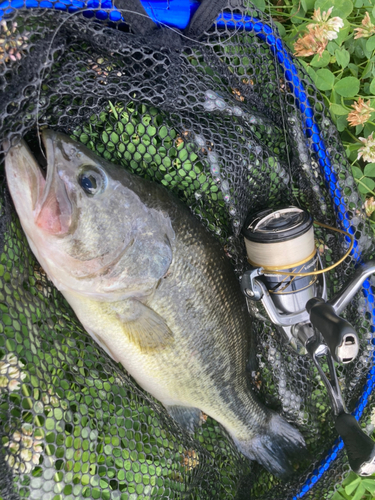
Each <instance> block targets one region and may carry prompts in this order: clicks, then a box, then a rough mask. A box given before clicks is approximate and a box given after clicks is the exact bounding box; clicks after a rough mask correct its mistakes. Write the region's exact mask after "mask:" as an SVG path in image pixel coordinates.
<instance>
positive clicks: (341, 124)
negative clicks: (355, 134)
mask: <svg viewBox="0 0 375 500" xmlns="http://www.w3.org/2000/svg"><path fill="white" fill-rule="evenodd" d="M347 126H348V121H347V119H346V116H339V117H338V118H337V121H336V127H337V130H338V131H339V132H344V130H345V129H346V127H347Z"/></svg>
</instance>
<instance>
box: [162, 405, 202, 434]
mask: <svg viewBox="0 0 375 500" xmlns="http://www.w3.org/2000/svg"><path fill="white" fill-rule="evenodd" d="M164 406H165V408H166V410H167V411H168V413H169V415H170V416H171V417H172V418H173V419H174V420H175V421H176V422H177V423H178V424H179V425H180V426H181V427H182V428H183V429H185V430H186V431H188V432H190V433H191V434H193V433H194V432H195V430H196V428H197V427H198V426H199V425H201V424H202V423H203V421H204V419H203V414H202V411H201V410H200V409H199V408H193V407H190V406H178V405H173V406H172V405H171V406H167V405H164Z"/></svg>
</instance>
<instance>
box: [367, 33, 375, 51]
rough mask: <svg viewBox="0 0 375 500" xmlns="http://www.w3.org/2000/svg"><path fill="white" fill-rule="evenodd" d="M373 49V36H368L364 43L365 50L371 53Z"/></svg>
mask: <svg viewBox="0 0 375 500" xmlns="http://www.w3.org/2000/svg"><path fill="white" fill-rule="evenodd" d="M374 49H375V35H374V36H370V38H369V39H368V40H367V42H366V50H368V51H369V52H372V51H373V50H374Z"/></svg>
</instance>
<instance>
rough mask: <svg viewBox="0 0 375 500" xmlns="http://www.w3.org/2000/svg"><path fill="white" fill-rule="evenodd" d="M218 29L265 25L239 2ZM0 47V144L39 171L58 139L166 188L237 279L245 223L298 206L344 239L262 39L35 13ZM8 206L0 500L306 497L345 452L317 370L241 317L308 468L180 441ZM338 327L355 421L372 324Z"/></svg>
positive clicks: (256, 379)
mask: <svg viewBox="0 0 375 500" xmlns="http://www.w3.org/2000/svg"><path fill="white" fill-rule="evenodd" d="M225 11H226V12H228V13H233V14H237V15H239V16H242V15H248V16H255V17H257V18H258V19H261V20H263V21H264V22H265V23H266V24H269V25H272V22H271V21H270V20H269V19H268V18H266V17H265V16H264V15H263V14H261V13H260V12H258V11H257V10H256V9H254V8H253V7H249V6H248V5H247V6H242V7H241V6H239V5H237V4H236V5H235V7H233V6H232V5H231V2H229V3H228V6H227V8H226V9H225ZM0 30H1V37H0V43H1V45H0V92H1V93H0V110H1V113H0V139H1V141H2V142H3V141H4V140H5V139H7V140H10V141H12V142H13V143H16V142H17V141H18V140H19V139H20V138H21V137H25V138H26V140H27V141H28V143H29V144H30V147H31V148H32V149H33V150H34V151H35V153H36V154H37V144H38V140H37V139H38V133H39V130H40V129H43V128H46V127H48V128H51V129H54V130H58V131H61V132H64V133H66V134H68V135H70V136H71V137H72V138H75V139H76V140H77V141H80V142H82V143H83V144H85V145H86V146H88V147H89V148H90V149H92V150H93V151H95V152H96V153H97V154H98V155H99V156H101V157H103V158H105V159H108V160H110V161H112V162H114V163H115V164H116V165H118V168H125V169H128V170H130V171H131V172H134V173H136V174H137V175H140V176H142V177H145V178H148V179H151V180H153V181H155V182H159V183H161V184H163V185H164V186H166V187H167V188H168V189H171V190H172V191H173V192H174V193H175V194H176V195H177V196H178V197H179V198H180V199H182V200H183V201H184V202H185V203H186V204H187V205H188V206H189V207H190V209H191V210H192V212H193V213H194V214H195V215H196V216H197V217H198V218H199V219H200V220H201V222H202V224H204V225H205V226H206V227H207V228H208V229H209V231H211V232H212V233H213V234H214V235H215V236H216V237H217V238H218V239H219V240H220V242H221V243H222V244H223V246H224V248H225V251H226V253H227V255H228V257H229V258H230V259H231V261H232V263H233V267H234V272H235V273H237V275H238V276H240V275H241V273H242V272H243V271H244V270H245V269H246V258H245V251H244V244H243V240H242V237H241V236H240V230H241V228H242V225H243V223H244V220H245V217H246V215H247V214H248V213H249V212H251V211H255V210H257V209H259V208H262V207H264V206H274V205H277V204H279V203H293V204H298V205H299V206H301V207H304V208H306V209H308V210H309V211H310V212H311V213H312V214H313V216H314V217H315V218H316V219H317V220H320V221H321V222H325V223H328V224H331V225H336V215H335V210H334V204H333V201H332V198H331V197H330V195H329V186H327V184H325V182H324V179H323V176H322V174H321V172H320V170H319V168H318V163H317V160H316V158H315V157H314V156H313V154H312V153H311V150H310V149H309V148H308V147H307V146H306V140H304V139H303V132H302V120H301V115H300V111H299V109H298V106H297V105H296V100H295V97H294V95H293V94H292V92H291V90H290V88H289V87H288V86H287V84H286V82H285V79H284V76H283V73H282V72H281V70H280V68H279V65H278V63H277V62H276V60H275V56H274V55H273V54H272V52H271V51H270V50H269V46H268V44H267V43H266V42H264V41H262V40H261V39H260V38H259V37H257V36H256V35H255V34H254V33H245V32H242V31H240V32H233V30H231V29H230V27H229V26H228V27H227V28H224V29H223V28H219V27H218V26H217V25H214V26H213V28H212V29H211V30H210V31H209V32H207V33H205V35H204V37H203V38H201V39H200V40H199V41H195V40H192V39H189V38H186V37H180V36H179V34H178V33H176V32H175V31H174V32H169V31H168V30H162V31H163V34H162V35H160V34H159V35H158V36H155V35H152V36H151V35H150V36H138V35H137V34H134V33H132V32H131V31H130V30H129V28H128V27H127V26H126V25H124V24H123V23H103V22H98V21H97V20H95V18H92V19H91V18H85V17H83V16H82V14H81V13H76V14H71V13H70V14H69V13H65V12H59V11H50V10H46V9H43V8H36V9H32V10H26V9H20V10H14V11H12V12H10V13H9V11H7V14H6V17H4V18H3V21H2V22H1V24H0ZM299 74H300V78H301V81H302V82H303V84H304V86H305V89H306V93H307V95H308V99H309V102H310V104H311V106H312V107H313V109H314V113H315V118H316V120H317V122H318V124H319V126H320V128H321V131H322V132H321V133H322V135H323V137H324V140H325V143H326V146H327V148H328V150H329V153H330V156H331V160H332V172H333V173H334V174H335V175H334V178H333V179H334V180H332V181H331V182H333V183H334V184H335V185H336V184H337V187H339V188H340V189H341V192H342V193H343V198H344V201H345V204H346V208H345V210H346V211H347V212H348V213H349V215H350V219H351V225H352V227H354V228H355V237H356V240H357V242H358V248H359V250H360V251H361V252H362V255H363V258H364V259H366V258H369V257H370V256H371V254H372V252H373V242H372V239H371V236H370V233H369V230H368V227H367V224H366V221H365V217H364V214H363V212H362V210H361V208H360V206H361V202H360V198H359V195H358V192H357V188H356V185H355V182H354V180H353V178H352V176H351V174H350V169H349V166H348V163H347V161H346V157H345V153H344V151H343V148H342V145H341V143H340V140H339V137H338V134H337V131H336V130H335V127H334V126H333V124H332V122H331V121H330V118H329V115H328V114H327V111H326V108H325V105H324V102H323V99H322V97H321V95H320V94H319V93H318V92H317V90H316V89H315V87H314V86H313V84H312V83H311V81H310V79H309V77H308V76H307V75H306V73H305V72H304V71H303V69H299ZM41 161H42V160H41ZM1 193H2V194H1V214H0V216H1V218H0V227H1V239H0V245H1V246H0V252H1V257H0V310H1V322H0V492H1V494H2V496H3V498H4V499H6V500H8V499H19V498H30V499H42V500H62V499H64V500H76V499H81V498H82V499H83V498H90V499H105V500H107V499H108V500H109V499H111V500H112V499H113V500H114V499H118V500H134V499H153V498H163V499H174V498H176V499H177V498H187V499H194V500H198V499H199V500H203V499H213V498H215V499H223V500H224V499H225V500H227V499H231V498H233V499H234V498H238V499H250V498H254V499H262V498H263V499H268V500H270V499H280V498H283V499H289V498H294V497H296V495H298V493H299V491H300V488H301V486H302V485H303V484H304V483H305V481H306V480H307V479H308V478H309V477H310V474H311V473H312V471H314V470H315V469H316V468H317V466H318V464H319V463H320V461H321V460H322V459H323V457H324V456H325V454H326V452H327V450H328V449H329V448H330V447H331V446H332V444H333V442H334V440H335V439H336V437H337V434H336V431H335V430H334V425H333V416H332V412H331V409H330V405H329V401H328V397H327V394H326V391H325V388H324V385H323V383H322V381H321V380H320V377H319V376H318V373H317V371H316V369H315V368H314V366H313V365H312V363H311V362H310V360H309V359H308V358H307V357H304V356H299V355H297V354H296V353H295V352H293V351H291V350H290V349H289V348H288V347H287V346H286V345H285V344H283V342H282V339H281V338H280V337H279V335H278V334H277V332H276V331H275V330H274V329H273V328H272V325H271V324H269V323H266V322H264V321H262V320H258V319H254V320H251V319H250V317H249V321H252V322H253V323H252V324H253V330H254V332H255V333H256V335H257V339H258V343H257V352H256V357H257V360H258V371H257V372H256V373H255V374H253V377H252V378H251V383H252V386H253V389H254V391H255V392H256V393H257V395H258V397H259V398H260V399H261V401H263V402H264V403H265V404H266V405H267V406H268V407H269V408H273V409H275V410H276V411H277V412H278V413H280V414H282V415H283V416H284V417H286V418H287V419H288V420H289V421H290V422H292V423H293V425H294V426H296V427H297V428H298V429H299V430H300V431H301V432H302V434H303V435H304V437H305V440H306V443H307V445H308V449H309V452H310V457H309V460H308V465H307V466H302V464H301V468H300V469H299V470H297V471H296V473H295V475H294V476H293V477H292V478H290V479H289V480H288V481H287V482H283V481H281V480H279V479H277V478H275V477H273V476H272V475H270V474H269V473H268V472H267V471H265V470H264V469H263V468H262V467H261V466H260V465H258V464H257V463H255V462H250V461H248V460H247V459H246V458H245V457H244V456H243V455H242V454H241V453H239V452H238V451H237V449H236V447H235V446H234V444H233V443H232V441H231V439H230V438H229V437H228V435H227V433H226V432H225V430H224V429H223V428H222V427H221V426H220V425H219V424H217V423H216V422H215V421H213V420H212V419H211V418H210V417H208V418H207V420H206V421H205V423H203V425H202V426H201V427H200V428H199V430H198V431H197V432H196V434H195V435H194V436H190V435H188V434H186V433H184V432H183V431H182V430H181V429H180V428H179V427H178V426H177V424H175V422H174V421H173V419H171V417H169V416H168V414H167V413H166V411H165V409H164V408H163V406H162V405H161V404H160V403H158V402H157V401H156V400H154V399H153V398H152V397H151V396H149V395H148V394H147V393H145V392H144V391H143V390H142V389H141V388H140V387H138V386H137V384H136V383H135V382H134V380H132V379H131V377H130V376H129V375H127V373H126V372H125V370H124V368H123V367H121V366H120V365H116V364H115V363H114V362H113V361H112V360H111V359H110V358H109V357H108V356H107V355H106V354H105V353H104V352H103V351H102V350H101V349H100V347H99V346H98V345H97V344H95V342H94V341H93V340H92V339H91V338H90V336H89V335H88V334H87V333H86V332H85V331H84V329H83V327H82V326H81V325H80V323H79V322H78V320H77V319H76V317H75V315H74V313H73V311H72V309H71V308H70V307H69V305H68V304H67V303H66V301H65V300H64V298H63V297H62V295H61V294H60V293H59V292H58V291H57V290H56V289H55V288H54V287H53V285H52V283H51V282H50V281H49V280H48V277H47V276H46V274H45V273H44V271H43V269H42V268H41V267H40V266H39V264H38V263H37V261H36V260H35V258H34V256H33V254H32V253H31V251H30V249H29V247H28V244H27V241H26V239H25V237H24V235H23V232H22V230H21V226H20V224H19V221H18V218H17V216H16V214H15V211H14V208H13V207H12V203H11V201H10V198H9V194H8V192H7V188H6V185H5V183H4V184H3V187H2V190H1ZM316 239H317V240H318V242H319V252H320V254H321V257H322V259H323V262H324V264H325V265H329V264H330V263H332V262H333V261H335V260H337V259H338V258H339V257H341V256H342V255H343V253H344V251H345V244H344V243H343V240H342V239H341V238H340V237H339V236H337V235H335V234H334V233H331V232H329V231H327V230H325V229H323V228H319V229H318V230H317V231H316ZM353 263H354V260H353V258H351V257H348V258H347V259H346V260H345V262H344V263H343V264H341V265H340V266H339V267H338V268H336V269H335V270H334V271H331V272H330V273H329V274H328V275H327V281H328V289H329V295H332V294H333V293H334V292H335V291H337V290H338V289H339V287H340V286H341V285H342V283H343V282H344V280H345V279H346V278H347V277H348V276H350V275H351V274H352V272H353V270H354V266H353ZM344 315H345V317H347V318H348V320H349V321H351V323H352V324H353V325H354V326H355V327H356V330H357V332H358V334H359V336H360V340H361V349H360V354H359V356H358V358H357V360H356V361H355V362H354V363H352V364H350V365H346V366H341V367H337V369H338V372H339V381H340V385H341V389H342V391H343V394H344V398H345V401H346V403H347V405H348V409H349V410H350V411H351V410H352V409H353V408H354V405H355V404H356V401H357V400H358V397H359V396H360V394H361V392H362V387H363V383H364V380H365V377H366V375H367V373H368V371H369V369H370V368H371V360H372V354H373V349H374V347H373V343H372V340H373V333H372V330H371V320H372V310H371V308H370V305H369V303H368V302H366V301H365V299H364V297H363V295H361V294H360V293H359V294H357V296H356V298H355V300H354V301H352V303H351V304H350V306H348V308H347V310H346V311H345V314H344ZM327 369H328V367H327ZM366 411H367V413H366V412H365V417H364V419H363V426H366V425H368V424H369V418H370V411H369V410H366ZM368 430H370V428H369V429H368ZM347 471H348V465H347V461H346V455H345V454H344V452H343V451H341V452H340V453H339V457H338V458H337V459H336V460H335V462H334V463H333V465H332V466H331V467H330V469H329V470H328V471H327V472H326V473H325V474H324V476H323V477H322V479H320V481H319V482H317V484H316V485H315V486H314V488H312V489H311V491H310V492H308V493H306V495H305V498H310V499H315V498H316V499H317V498H319V499H321V498H330V496H331V495H332V492H333V491H334V485H335V484H337V483H338V482H340V481H341V480H342V478H343V477H344V475H345V474H346V472H347Z"/></svg>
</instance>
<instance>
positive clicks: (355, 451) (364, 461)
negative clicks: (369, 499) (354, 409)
mask: <svg viewBox="0 0 375 500" xmlns="http://www.w3.org/2000/svg"><path fill="white" fill-rule="evenodd" d="M335 427H336V430H337V432H338V433H339V434H340V436H341V437H342V440H343V441H344V444H345V448H346V453H347V455H348V459H349V464H350V467H351V468H352V470H353V471H354V472H355V473H356V474H358V475H360V476H370V475H371V474H374V473H375V442H374V441H373V440H372V439H371V438H370V437H369V436H367V434H365V433H364V432H363V430H362V429H361V427H360V426H359V424H358V422H357V420H356V419H355V417H353V415H350V414H349V413H340V415H339V416H338V417H337V418H336V422H335Z"/></svg>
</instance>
